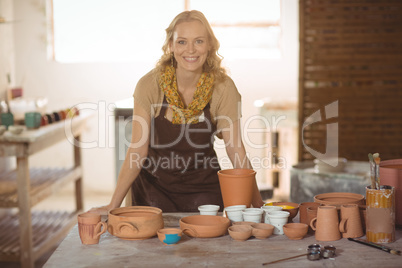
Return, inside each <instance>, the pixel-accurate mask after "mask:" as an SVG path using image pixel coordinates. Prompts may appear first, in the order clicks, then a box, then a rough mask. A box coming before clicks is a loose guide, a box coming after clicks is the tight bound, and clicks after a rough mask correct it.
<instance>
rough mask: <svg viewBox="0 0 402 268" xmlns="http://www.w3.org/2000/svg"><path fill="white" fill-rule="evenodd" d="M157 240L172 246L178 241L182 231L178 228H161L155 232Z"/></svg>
mask: <svg viewBox="0 0 402 268" xmlns="http://www.w3.org/2000/svg"><path fill="white" fill-rule="evenodd" d="M157 234H158V238H159V240H160V241H161V242H162V243H164V244H166V245H173V244H176V243H177V242H179V241H180V239H181V236H182V234H183V231H182V230H181V229H178V228H163V229H159V230H158V231H157Z"/></svg>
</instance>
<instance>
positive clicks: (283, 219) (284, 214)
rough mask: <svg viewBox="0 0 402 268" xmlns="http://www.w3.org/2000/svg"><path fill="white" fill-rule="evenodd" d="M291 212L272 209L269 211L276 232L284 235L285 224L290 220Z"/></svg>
mask: <svg viewBox="0 0 402 268" xmlns="http://www.w3.org/2000/svg"><path fill="white" fill-rule="evenodd" d="M289 215H290V212H288V211H282V210H279V211H270V212H269V213H268V217H269V221H270V224H272V225H273V226H274V227H275V229H274V234H278V235H283V234H284V232H283V225H285V224H286V223H287V222H288V218H289Z"/></svg>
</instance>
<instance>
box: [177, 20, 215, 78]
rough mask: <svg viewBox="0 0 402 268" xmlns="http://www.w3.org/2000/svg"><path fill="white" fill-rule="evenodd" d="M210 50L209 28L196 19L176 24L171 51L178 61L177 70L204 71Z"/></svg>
mask: <svg viewBox="0 0 402 268" xmlns="http://www.w3.org/2000/svg"><path fill="white" fill-rule="evenodd" d="M208 50H209V41H208V34H207V30H206V29H205V27H204V25H203V24H202V23H201V22H199V21H196V20H195V21H190V22H181V23H179V24H177V25H176V28H175V31H174V33H173V41H172V43H171V44H170V51H172V52H173V54H174V57H175V59H176V61H177V71H180V72H182V71H187V72H195V73H202V66H203V65H204V63H205V61H206V60H207V57H208Z"/></svg>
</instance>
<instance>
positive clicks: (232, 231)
mask: <svg viewBox="0 0 402 268" xmlns="http://www.w3.org/2000/svg"><path fill="white" fill-rule="evenodd" d="M252 229H253V228H252V227H251V226H250V225H233V226H230V227H229V228H228V231H229V235H230V237H231V238H233V240H236V241H246V240H247V239H249V238H250V236H251V232H252Z"/></svg>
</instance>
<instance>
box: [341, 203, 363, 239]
mask: <svg viewBox="0 0 402 268" xmlns="http://www.w3.org/2000/svg"><path fill="white" fill-rule="evenodd" d="M339 230H340V231H341V233H342V237H343V238H349V237H350V238H356V237H361V236H363V235H364V233H363V227H362V221H361V219H360V211H359V205H357V204H348V205H342V206H341V223H340V224H339Z"/></svg>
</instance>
